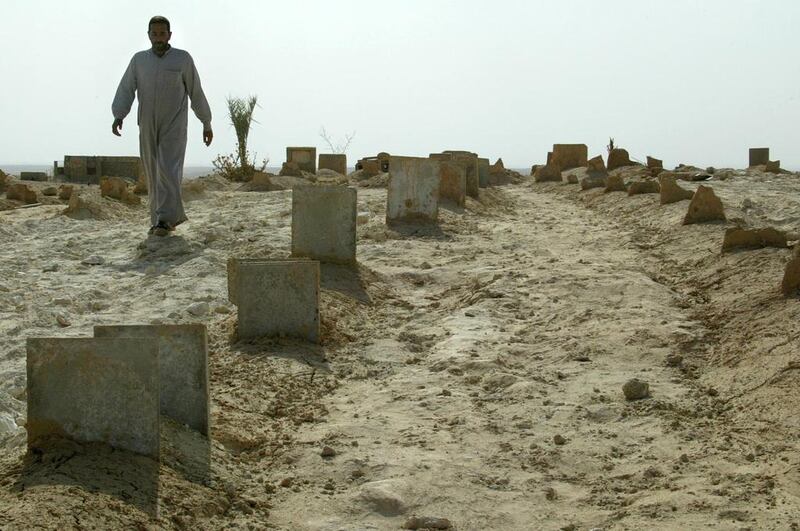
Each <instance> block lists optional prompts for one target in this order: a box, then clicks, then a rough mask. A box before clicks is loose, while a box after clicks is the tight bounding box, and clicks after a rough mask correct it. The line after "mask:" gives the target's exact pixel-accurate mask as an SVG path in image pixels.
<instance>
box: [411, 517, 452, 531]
mask: <svg viewBox="0 0 800 531" xmlns="http://www.w3.org/2000/svg"><path fill="white" fill-rule="evenodd" d="M452 525H453V524H451V523H450V520H448V519H447V518H435V517H433V516H412V517H411V518H409V519H408V520H406V521H405V523H404V524H403V529H450V528H451V527H452Z"/></svg>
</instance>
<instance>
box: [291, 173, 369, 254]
mask: <svg viewBox="0 0 800 531" xmlns="http://www.w3.org/2000/svg"><path fill="white" fill-rule="evenodd" d="M356 207H357V199H356V190H355V189H354V188H346V187H342V186H299V187H295V188H293V189H292V256H296V257H302V258H311V259H313V260H319V261H321V262H331V263H340V264H342V263H345V264H346V263H354V262H355V261H356V216H357V214H358V213H357V208H356Z"/></svg>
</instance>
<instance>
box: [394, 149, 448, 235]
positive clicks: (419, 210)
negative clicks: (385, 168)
mask: <svg viewBox="0 0 800 531" xmlns="http://www.w3.org/2000/svg"><path fill="white" fill-rule="evenodd" d="M439 164H440V163H439V161H436V160H430V159H421V158H415V157H391V159H390V162H389V185H388V190H387V205H386V222H387V223H393V222H398V221H410V222H423V223H435V222H436V220H437V218H438V217H439V187H440V182H439V181H440V177H439Z"/></svg>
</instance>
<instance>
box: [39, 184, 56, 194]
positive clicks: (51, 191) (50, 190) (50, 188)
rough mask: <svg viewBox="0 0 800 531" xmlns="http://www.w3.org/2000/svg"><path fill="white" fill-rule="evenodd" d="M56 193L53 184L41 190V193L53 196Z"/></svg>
mask: <svg viewBox="0 0 800 531" xmlns="http://www.w3.org/2000/svg"><path fill="white" fill-rule="evenodd" d="M57 194H58V189H57V188H56V187H55V186H48V187H47V188H45V189H44V190H42V195H47V196H54V195H57Z"/></svg>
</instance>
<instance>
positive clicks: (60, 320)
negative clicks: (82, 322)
mask: <svg viewBox="0 0 800 531" xmlns="http://www.w3.org/2000/svg"><path fill="white" fill-rule="evenodd" d="M56 321H57V322H58V324H59V326H61V327H67V326H69V325H71V324H72V323H70V322H69V319H67V317H66V316H65V315H62V314H58V315H56Z"/></svg>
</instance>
